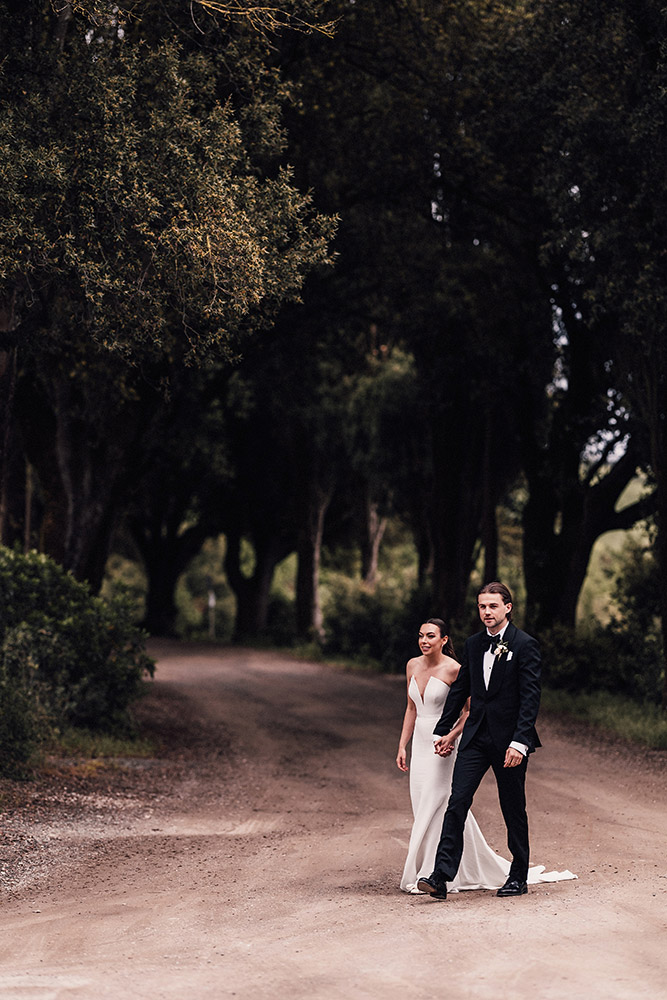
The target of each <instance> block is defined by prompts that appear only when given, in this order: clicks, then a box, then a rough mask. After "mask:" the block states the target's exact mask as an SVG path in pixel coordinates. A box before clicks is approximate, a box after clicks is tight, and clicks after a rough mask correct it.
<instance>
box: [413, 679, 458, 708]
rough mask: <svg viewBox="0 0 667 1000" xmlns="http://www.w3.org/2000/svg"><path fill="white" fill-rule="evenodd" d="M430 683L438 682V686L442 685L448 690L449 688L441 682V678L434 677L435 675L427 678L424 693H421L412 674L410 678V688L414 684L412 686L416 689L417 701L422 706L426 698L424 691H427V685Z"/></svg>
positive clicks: (445, 682) (448, 685)
mask: <svg viewBox="0 0 667 1000" xmlns="http://www.w3.org/2000/svg"><path fill="white" fill-rule="evenodd" d="M431 681H439V682H440V684H444V685H445V687H446V688H447V689H449V688H450V687H451V685H450V684H448V683H447V681H443V680H442V678H441V677H436V676H435V675H433V676H431V677H429V679H428V680H427V681H426V684H425V685H424V692H423V693H422V692H421V691H420V690H419V684H418V683H417V678H416V677H415V676H414V674H413V675H412V677H411V678H410V686H412V685H413V684H414V686H415V687H416V689H417V694H418V695H419V700H420V701H421V703H422V705H423V704H424V698H425V697H426V691H427V688H428V686H429V684H430V683H431Z"/></svg>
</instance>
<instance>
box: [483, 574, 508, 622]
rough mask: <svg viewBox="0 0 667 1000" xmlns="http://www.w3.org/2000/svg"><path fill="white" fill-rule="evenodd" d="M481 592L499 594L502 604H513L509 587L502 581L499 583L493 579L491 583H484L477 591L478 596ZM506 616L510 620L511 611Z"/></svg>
mask: <svg viewBox="0 0 667 1000" xmlns="http://www.w3.org/2000/svg"><path fill="white" fill-rule="evenodd" d="M481 594H500V596H501V597H502V599H503V604H514V601H513V600H512V594H511V592H510V589H509V587H506V586H505V584H504V583H499V582H498V581H497V580H494V581H493V582H492V583H485V584H484V586H483V587H482V588H481V589H480V590H478V591H477V596H478V597H479V596H480V595H481ZM507 617H508V618H509V619H510V620H511V618H512V612H511V611H510V613H509V614H508V616H507Z"/></svg>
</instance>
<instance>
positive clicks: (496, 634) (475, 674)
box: [417, 583, 541, 899]
mask: <svg viewBox="0 0 667 1000" xmlns="http://www.w3.org/2000/svg"><path fill="white" fill-rule="evenodd" d="M477 607H478V610H479V616H480V618H481V620H482V622H483V623H484V625H485V628H484V630H483V631H481V632H478V633H477V634H476V635H473V636H471V637H470V638H469V639H467V640H466V643H465V646H464V649H463V660H462V663H461V669H460V670H459V675H458V677H457V679H456V680H455V681H454V683H453V685H452V687H451V690H450V692H449V695H448V696H447V701H446V702H445V708H444V711H443V713H442V716H441V718H440V721H439V722H438V724H437V726H436V727H435V730H434V734H435V736H436V737H438V738H437V739H436V740H435V752H436V753H438V754H440V755H441V756H447V755H448V754H450V753H451V752H452V750H453V748H454V740H453V739H451V737H450V736H449V735H448V734H449V733H450V731H451V730H452V729H453V727H454V726H455V724H456V720H457V719H458V717H459V715H460V712H461V709H462V708H463V706H464V705H465V703H466V701H467V699H468V698H470V715H469V716H468V719H467V721H466V724H465V726H464V729H463V733H462V734H461V742H460V745H459V751H458V755H457V758H456V763H455V765H454V774H453V777H452V791H451V795H450V797H449V802H448V804H447V811H446V813H445V819H444V822H443V825H442V834H441V837H440V844H439V846H438V851H437V853H436V856H435V869H434V871H433V873H432V874H431V875H430V876H429V877H428V878H421V879H419V881H418V882H417V888H418V889H420V890H421V891H422V892H427V893H429V895H431V896H433V897H434V898H435V899H446V898H447V885H446V883H447V882H451V881H453V879H454V878H455V876H456V872H457V870H458V867H459V862H460V860H461V854H462V853H463V828H464V826H465V821H466V816H467V814H468V810H469V809H470V806H471V805H472V800H473V796H474V794H475V792H476V791H477V789H478V787H479V784H480V782H481V780H482V778H483V777H484V775H485V774H486V772H487V771H488V769H489V768H490V767H491V768H493V773H494V774H495V777H496V784H497V785H498V798H499V800H500V808H501V810H502V814H503V818H504V820H505V825H506V827H507V844H508V847H509V849H510V853H511V855H512V863H511V866H510V871H509V877H508V879H507V881H506V882H505V885H504V886H502V888H501V889H499V890H498V895H499V896H522V895H523V894H524V893H525V892H527V891H528V889H527V886H526V879H527V876H528V859H529V847H528V817H527V816H526V795H525V781H526V766H527V763H528V754H530V753H532V752H533V750H534V749H535V748H536V747H539V746H540V745H541V744H540V741H539V739H538V736H537V733H536V731H535V719H536V718H537V710H538V708H539V704H540V663H541V658H540V649H539V646H538V644H537V641H536V640H535V639H533V638H532V637H531V636H529V635H527V634H526V633H525V632H522V631H520V629H518V628H517V627H516V626H515V625H513V624H512V622H511V621H510V619H511V617H512V595H511V593H510V592H509V590H508V588H507V587H506V586H505V584H503V583H487V584H486V585H485V586H484V587H482V589H481V590H480V592H479V594H478V595H477Z"/></svg>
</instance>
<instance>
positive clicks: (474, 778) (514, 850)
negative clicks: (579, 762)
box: [434, 722, 530, 882]
mask: <svg viewBox="0 0 667 1000" xmlns="http://www.w3.org/2000/svg"><path fill="white" fill-rule="evenodd" d="M504 761H505V751H504V750H503V751H499V750H498V749H497V748H496V747H495V746H494V745H493V742H492V741H491V737H490V735H489V731H488V728H487V726H486V723H485V722H484V723H482V726H481V729H480V730H478V732H477V733H475V735H474V737H473V738H472V740H471V741H470V743H468V745H467V746H466V747H465V748H464V749H463V750H460V751H459V753H458V756H457V758H456V763H455V764H454V774H453V776H452V791H451V795H450V796H449V802H448V803H447V811H446V813H445V818H444V821H443V824H442V833H441V835H440V844H439V845H438V850H437V853H436V856H435V869H434V871H435V873H437V874H438V875H440V877H441V878H443V879H444V880H445V881H446V882H452V881H453V880H454V878H455V877H456V873H457V871H458V868H459V864H460V862H461V855H462V853H463V828H464V826H465V821H466V817H467V815H468V810H469V809H470V806H471V805H472V800H473V796H474V795H475V792H476V791H477V789H478V788H479V785H480V782H481V780H482V778H483V777H484V775H485V774H486V772H487V771H488V769H489V768H490V767H492V768H493V773H494V774H495V776H496V784H497V786H498V798H499V800H500V808H501V810H502V814H503V819H504V820H505V826H506V827H507V846H508V847H509V850H510V854H511V855H512V863H511V865H510V873H509V877H510V878H513V879H517V880H518V881H519V882H525V881H526V877H527V875H528V860H529V855H530V851H529V846H528V817H527V815H526V787H525V786H526V767H527V763H528V758H527V757H525V758H524V759H523V761H522V762H521V764H517V766H516V767H504V766H503V764H504Z"/></svg>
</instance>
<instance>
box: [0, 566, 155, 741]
mask: <svg viewBox="0 0 667 1000" xmlns="http://www.w3.org/2000/svg"><path fill="white" fill-rule="evenodd" d="M0 609H1V613H2V618H1V619H0V664H1V674H0V683H2V684H4V686H5V688H4V689H5V696H6V697H7V698H10V692H12V691H13V692H15V693H16V692H23V694H22V695H21V697H25V699H27V701H26V704H27V702H30V703H31V704H32V705H33V706H38V707H36V708H35V711H36V712H37V716H39V717H40V718H41V719H42V721H43V720H44V718H45V717H46V716H48V717H49V718H51V719H52V720H53V721H54V722H55V723H57V724H73V725H78V726H86V727H88V728H90V729H107V730H115V729H116V730H117V729H127V728H128V726H129V715H128V707H129V705H130V703H131V702H132V701H133V700H134V699H135V698H136V697H137V696H138V694H139V693H140V690H141V687H142V683H143V678H144V676H145V675H146V674H152V672H153V662H152V661H151V660H150V658H149V657H148V656H147V654H146V652H145V650H144V642H145V635H144V633H142V632H141V631H140V630H139V629H138V628H137V627H136V625H134V624H133V622H132V608H131V607H130V604H129V602H128V600H127V599H126V598H123V597H118V598H114V599H112V600H111V601H109V602H105V601H104V600H102V599H101V598H99V597H94V596H93V595H92V594H91V593H90V590H89V588H88V587H87V586H86V585H85V584H83V583H80V582H78V581H77V580H75V579H74V578H73V577H72V576H71V575H70V574H69V573H67V572H65V571H64V570H63V569H62V567H60V566H58V564H57V563H55V562H54V561H53V560H51V559H49V558H48V557H46V556H44V555H41V554H39V553H37V552H31V553H29V554H27V555H22V554H20V553H18V552H16V551H12V550H10V549H7V548H4V547H0ZM11 697H13V695H12V696H11ZM16 698H17V699H18V700H16V699H15V706H19V703H20V701H21V699H20V698H18V694H16ZM10 700H11V698H10ZM16 710H17V711H19V708H18V707H16ZM37 716H36V717H37Z"/></svg>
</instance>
